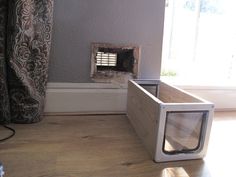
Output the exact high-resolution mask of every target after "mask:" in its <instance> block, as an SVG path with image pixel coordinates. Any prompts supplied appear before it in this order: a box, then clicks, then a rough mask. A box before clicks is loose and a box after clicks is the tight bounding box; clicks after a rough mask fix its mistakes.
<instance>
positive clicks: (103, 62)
mask: <svg viewBox="0 0 236 177" xmlns="http://www.w3.org/2000/svg"><path fill="white" fill-rule="evenodd" d="M96 65H97V66H116V65H117V54H116V53H104V52H97V53H96Z"/></svg>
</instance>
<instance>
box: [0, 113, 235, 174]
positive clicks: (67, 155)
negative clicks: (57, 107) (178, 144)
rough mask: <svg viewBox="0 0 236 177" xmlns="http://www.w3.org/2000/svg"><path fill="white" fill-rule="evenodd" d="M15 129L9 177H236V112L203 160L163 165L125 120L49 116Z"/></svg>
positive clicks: (224, 117)
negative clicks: (153, 158) (38, 121)
mask: <svg viewBox="0 0 236 177" xmlns="http://www.w3.org/2000/svg"><path fill="white" fill-rule="evenodd" d="M12 127H14V128H15V129H16V132H17V133H16V136H15V137H13V138H12V139H10V140H8V141H6V142H4V143H1V144H0V161H1V162H2V163H3V165H4V168H5V172H6V175H5V176H4V177H210V176H211V177H233V176H236V174H235V169H234V168H235V164H236V162H235V160H236V138H235V135H236V112H231V113H216V115H215V118H214V123H213V128H212V134H211V139H210V145H209V150H208V154H207V157H206V158H205V159H204V160H191V161H181V162H171V163H159V164H157V163H154V162H153V161H152V160H151V159H150V157H149V155H148V154H147V152H146V151H145V149H144V147H143V145H142V144H141V142H140V140H139V139H138V137H137V136H136V134H135V133H134V130H133V129H132V127H131V125H130V124H129V122H128V120H127V118H126V117H125V116H124V115H102V116H47V117H45V119H44V121H42V122H41V123H38V124H33V125H12ZM6 135H7V131H6V130H5V129H3V128H0V138H1V137H3V136H6Z"/></svg>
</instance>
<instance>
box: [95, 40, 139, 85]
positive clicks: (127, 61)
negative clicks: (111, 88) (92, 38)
mask: <svg viewBox="0 0 236 177" xmlns="http://www.w3.org/2000/svg"><path fill="white" fill-rule="evenodd" d="M139 53H140V48H139V47H138V46H133V45H132V46H131V45H119V46H118V45H114V44H107V43H93V44H92V54H91V56H92V57H91V77H92V79H93V80H94V81H95V82H105V83H127V81H128V80H129V79H136V78H137V75H138V61H139V57H140V54H139Z"/></svg>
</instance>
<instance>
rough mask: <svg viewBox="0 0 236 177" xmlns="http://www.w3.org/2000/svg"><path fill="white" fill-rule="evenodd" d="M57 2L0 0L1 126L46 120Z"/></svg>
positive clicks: (44, 0)
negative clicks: (54, 4) (50, 55)
mask: <svg viewBox="0 0 236 177" xmlns="http://www.w3.org/2000/svg"><path fill="white" fill-rule="evenodd" d="M52 14H53V0H0V123H10V122H13V123H34V122H39V121H40V120H41V119H42V113H43V109H44V99H45V90H46V82H47V71H48V63H49V62H48V58H49V52H50V44H51V33H52V19H53V18H52Z"/></svg>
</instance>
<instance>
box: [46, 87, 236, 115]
mask: <svg viewBox="0 0 236 177" xmlns="http://www.w3.org/2000/svg"><path fill="white" fill-rule="evenodd" d="M179 88H182V89H184V90H186V91H187V92H190V93H192V94H195V95H197V96H199V97H201V98H203V99H206V100H208V101H211V102H213V103H214V104H215V108H216V110H218V111H232V110H233V111H235V110H236V88H221V87H195V86H179ZM126 101H127V86H125V85H116V84H100V83H49V84H48V87H47V95H46V106H45V113H46V114H87V113H88V114H101V113H105V114H106V113H112V114H115V113H122V114H123V113H126Z"/></svg>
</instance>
